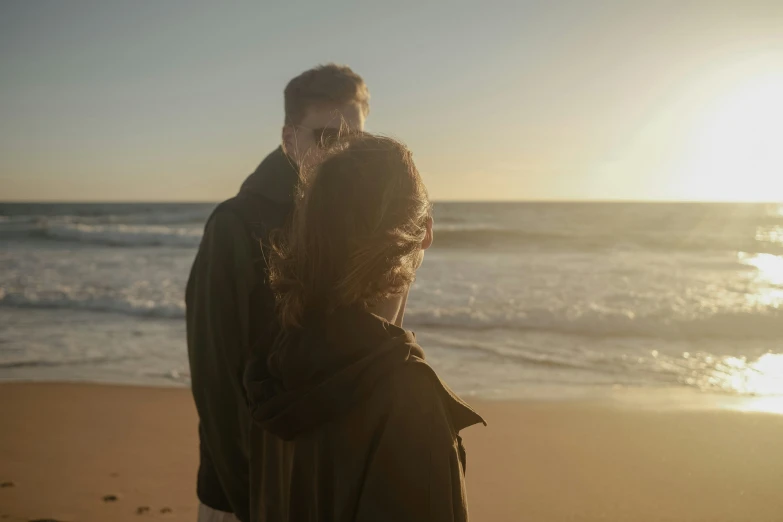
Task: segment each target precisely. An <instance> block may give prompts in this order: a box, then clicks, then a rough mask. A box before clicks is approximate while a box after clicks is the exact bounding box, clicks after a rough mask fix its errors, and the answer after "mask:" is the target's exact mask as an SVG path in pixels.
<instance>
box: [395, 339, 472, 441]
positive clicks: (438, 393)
mask: <svg viewBox="0 0 783 522" xmlns="http://www.w3.org/2000/svg"><path fill="white" fill-rule="evenodd" d="M408 344H409V345H410V351H409V353H408V356H407V358H406V359H405V361H404V362H403V364H402V365H401V366H400V367H399V368H398V369H397V370H396V371H394V372H392V374H391V375H390V376H389V378H388V380H387V381H386V383H385V386H384V388H385V395H387V396H388V398H389V399H390V400H392V401H393V402H394V403H395V405H396V406H398V407H402V408H405V409H407V410H408V411H409V412H410V413H411V414H414V415H418V416H431V415H433V414H440V415H444V416H446V417H447V418H448V420H449V423H450V424H451V426H452V427H453V429H454V431H455V432H459V431H460V430H462V429H464V428H467V427H468V426H472V425H474V424H479V423H482V424H486V422H485V421H484V419H483V418H481V416H480V415H479V414H478V413H477V412H476V411H475V410H474V409H473V408H472V407H471V406H470V405H468V404H467V403H466V402H465V401H464V400H462V399H461V398H460V397H459V396H458V395H457V394H456V393H455V392H454V391H452V390H451V388H449V386H448V385H447V384H446V383H445V382H444V381H443V380H442V379H441V378H440V376H439V375H438V374H437V372H436V371H435V370H434V369H433V368H432V366H430V365H429V363H428V362H427V360H426V359H425V357H424V351H423V350H422V348H421V347H420V346H419V345H418V344H416V343H410V342H409V343H408Z"/></svg>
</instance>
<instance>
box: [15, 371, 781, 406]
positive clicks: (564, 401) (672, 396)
mask: <svg viewBox="0 0 783 522" xmlns="http://www.w3.org/2000/svg"><path fill="white" fill-rule="evenodd" d="M178 378H179V376H177V377H176V378H166V377H162V378H160V379H159V380H158V382H155V383H147V382H133V381H131V380H128V381H124V382H122V381H120V382H118V381H116V380H101V379H95V380H91V379H84V378H81V377H74V378H73V379H67V378H66V379H64V378H61V377H59V378H53V379H28V378H2V379H0V387H2V386H4V385H35V384H43V385H47V386H49V385H54V386H60V385H62V386H97V387H104V386H105V387H109V388H111V387H114V388H128V389H139V388H141V389H144V388H147V389H151V390H172V389H174V390H190V383H189V382H183V381H182V380H176V379H178ZM526 389H527V390H528V392H527V393H521V394H514V395H508V394H507V395H499V394H496V395H482V394H480V393H461V392H460V391H459V390H455V391H456V392H457V394H458V395H460V396H461V397H462V398H463V399H465V400H467V401H468V402H477V403H486V404H496V403H509V404H522V405H534V404H539V403H544V404H553V405H561V406H562V405H578V406H580V407H588V408H598V409H611V410H619V411H623V410H644V411H648V412H662V413H666V412H668V413H677V412H702V413H704V412H712V411H733V412H746V413H759V414H771V415H783V396H774V395H773V396H762V395H755V396H753V395H731V394H718V393H714V392H707V391H701V390H697V389H691V388H685V387H653V386H650V387H644V386H611V387H597V386H596V387H592V388H591V387H589V386H578V385H577V386H572V387H569V388H568V389H569V391H568V392H567V393H566V392H564V391H563V390H565V389H566V387H562V386H560V387H554V386H549V385H542V384H529V385H526ZM555 389H556V390H557V391H553V390H555ZM541 390H546V391H541Z"/></svg>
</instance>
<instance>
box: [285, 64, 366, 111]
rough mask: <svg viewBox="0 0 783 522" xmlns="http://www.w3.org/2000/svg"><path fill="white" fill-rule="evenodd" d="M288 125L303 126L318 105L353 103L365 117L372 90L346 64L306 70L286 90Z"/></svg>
mask: <svg viewBox="0 0 783 522" xmlns="http://www.w3.org/2000/svg"><path fill="white" fill-rule="evenodd" d="M284 95H285V123H286V125H296V124H298V123H301V121H302V120H303V119H304V117H305V115H306V114H307V111H308V110H309V109H310V108H311V107H314V106H318V105H334V106H338V105H345V104H346V103H351V102H354V103H356V104H357V105H359V106H360V107H361V109H362V112H363V113H364V116H365V117H366V116H367V115H368V114H369V112H370V91H369V90H368V89H367V85H366V84H365V83H364V80H363V79H362V77H361V76H359V75H358V74H356V73H355V72H353V70H352V69H351V68H350V67H348V66H347V65H336V64H333V63H330V64H326V65H319V66H318V67H315V68H313V69H310V70H309V71H305V72H303V73H302V74H300V75H299V76H297V77H296V78H294V79H293V80H291V81H290V82H288V85H287V86H286V88H285V93H284Z"/></svg>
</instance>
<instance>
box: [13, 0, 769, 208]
mask: <svg viewBox="0 0 783 522" xmlns="http://www.w3.org/2000/svg"><path fill="white" fill-rule="evenodd" d="M266 4H271V2H262V1H253V2H214V1H211V2H196V1H193V0H157V1H152V0H149V1H141V0H137V1H122V2H120V1H110V0H96V1H92V2H88V1H77V0H60V1H49V2H44V1H36V0H21V1H9V0H5V1H3V2H2V3H0V200H60V201H68V200H76V201H88V200H126V201H135V200H167V201H175V200H201V201H204V200H208V201H214V200H219V199H222V198H225V197H228V196H230V195H233V194H234V193H235V192H236V190H237V188H238V186H239V184H240V182H241V181H242V180H243V179H244V177H245V176H246V175H247V174H248V173H249V172H251V171H252V170H253V169H254V168H255V166H256V164H257V163H258V162H259V161H260V160H261V159H262V158H263V156H264V155H265V154H266V153H268V152H269V151H271V150H272V149H273V148H274V147H276V146H277V144H278V142H279V136H280V127H281V124H282V117H283V110H282V90H283V87H284V86H285V83H286V82H287V81H288V80H289V79H290V78H291V77H293V76H295V75H296V74H298V73H300V72H301V71H303V70H305V69H307V68H309V67H311V66H313V65H316V64H319V63H325V62H329V61H335V62H339V63H346V64H349V65H351V66H352V67H353V68H354V69H355V70H356V71H357V72H359V73H360V74H362V75H363V76H364V78H365V80H366V81H367V83H368V85H369V87H370V91H371V94H372V101H371V106H372V108H371V114H370V119H369V120H368V129H369V130H371V131H374V132H381V133H384V134H390V135H393V136H396V137H398V138H400V139H402V140H403V141H405V142H406V143H408V145H409V146H410V147H411V149H412V150H413V152H414V155H415V157H416V160H417V164H418V165H419V168H420V170H421V171H422V172H423V174H424V175H425V181H426V182H427V184H428V186H429V188H430V192H431V193H432V195H433V197H434V198H435V199H441V200H442V199H463V200H468V199H707V200H711V199H734V200H746V199H765V200H773V199H774V200H779V199H783V124H782V123H781V122H783V101H781V100H782V99H783V1H780V0H770V1H768V2H757V1H748V0H736V1H733V2H727V1H721V0H709V1H703V2H687V1H685V0H678V1H663V0H659V1H638V2H635V1H632V0H625V1H617V2H599V1H597V0H595V1H591V0H578V1H574V2H565V1H541V2H521V1H517V2H507V3H492V2H482V3H479V2H471V3H456V2H444V3H443V4H441V5H436V3H435V2H418V1H417V2H393V1H384V2H361V3H359V2H355V3H347V2H343V3H338V2H328V3H327V2H307V3H298V2H279V3H278V4H280V5H279V6H268V5H266Z"/></svg>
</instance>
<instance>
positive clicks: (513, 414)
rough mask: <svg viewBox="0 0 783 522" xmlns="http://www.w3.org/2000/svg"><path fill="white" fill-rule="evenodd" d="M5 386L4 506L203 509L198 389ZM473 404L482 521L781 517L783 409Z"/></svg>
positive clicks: (2, 510)
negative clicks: (198, 488) (194, 396)
mask: <svg viewBox="0 0 783 522" xmlns="http://www.w3.org/2000/svg"><path fill="white" fill-rule="evenodd" d="M0 394H2V398H3V399H2V401H0V419H2V428H0V483H1V484H2V485H3V486H4V487H2V488H0V519H2V520H8V521H25V522H26V521H28V520H35V519H44V518H47V519H56V520H61V521H83V522H99V521H100V522H104V521H108V520H111V521H117V522H123V521H131V520H133V521H137V520H141V519H144V518H153V519H162V520H171V521H182V522H185V521H188V522H192V521H194V520H195V519H196V507H197V501H196V498H195V472H196V465H197V437H196V414H195V410H194V407H193V405H192V401H191V397H190V393H189V391H188V390H185V389H167V388H143V387H125V386H110V385H85V384H40V383H39V384H22V383H3V384H0ZM473 403H474V405H475V407H476V408H477V409H478V410H479V411H480V412H481V413H482V414H483V415H484V416H485V418H486V419H487V421H488V422H489V427H486V428H484V427H473V428H470V429H468V430H466V431H465V432H463V435H464V438H465V443H466V446H467V450H468V472H467V476H468V497H469V502H470V510H471V519H472V520H474V521H498V522H504V521H509V522H510V521H519V520H533V521H599V520H600V521H631V520H633V521H663V520H665V521H694V520H699V521H702V520H704V521H707V520H708V521H716V522H717V521H754V522H763V521H780V520H783V494H781V493H780V487H781V484H783V444H781V440H783V416H782V415H772V414H764V413H742V412H737V411H656V410H655V409H652V408H643V409H642V408H633V407H632V406H629V405H627V404H626V405H624V406H622V407H616V406H615V405H612V404H611V403H606V402H601V403H598V402H592V403H587V402H585V403H580V402H540V401H539V402H485V401H484V402H482V401H473ZM104 497H105V499H104ZM140 508H141V509H140ZM144 508H146V509H144Z"/></svg>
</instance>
